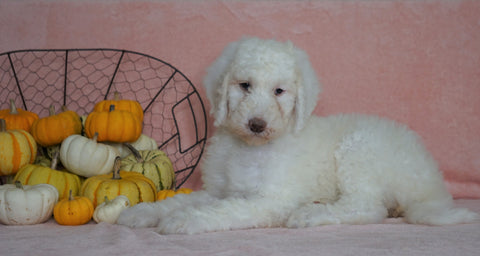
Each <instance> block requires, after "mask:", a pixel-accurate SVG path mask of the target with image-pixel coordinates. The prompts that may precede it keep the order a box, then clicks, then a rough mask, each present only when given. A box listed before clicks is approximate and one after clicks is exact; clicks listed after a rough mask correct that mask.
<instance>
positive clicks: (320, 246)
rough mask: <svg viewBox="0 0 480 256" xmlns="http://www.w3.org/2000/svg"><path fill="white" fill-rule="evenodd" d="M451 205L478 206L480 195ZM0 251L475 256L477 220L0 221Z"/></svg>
mask: <svg viewBox="0 0 480 256" xmlns="http://www.w3.org/2000/svg"><path fill="white" fill-rule="evenodd" d="M456 204H457V205H458V206H461V207H467V208H469V209H472V210H474V211H476V212H479V213H480V200H457V201H456ZM0 245H1V246H0V248H1V249H0V255H12V256H15V255H37V256H42V255H49V256H51V255H69V256H72V255H96V256H98V255H176V256H181V255H190V256H191V255H206V256H207V255H209V256H210V255H262V256H265V255H276V256H278V255H296V256H298V255H408V256H413V255H436V256H438V255H462V256H465V255H480V223H473V224H464V225H452V226H441V227H431V226H421V225H411V224H405V223H403V222H402V220H401V219H388V220H387V221H385V223H383V224H375V225H356V226H349V225H330V226H321V227H315V228H306V229H286V228H272V229H251V230H236V231H228V232H214V233H206V234H200V235H168V236H164V235H159V234H157V233H155V232H154V229H153V228H143V229H130V228H128V227H124V226H119V225H110V224H106V223H101V224H96V223H95V222H93V221H91V222H90V223H88V224H86V225H82V226H61V225H58V224H57V223H56V222H55V220H53V219H50V220H49V221H48V222H46V223H43V224H38V225H32V226H4V225H0Z"/></svg>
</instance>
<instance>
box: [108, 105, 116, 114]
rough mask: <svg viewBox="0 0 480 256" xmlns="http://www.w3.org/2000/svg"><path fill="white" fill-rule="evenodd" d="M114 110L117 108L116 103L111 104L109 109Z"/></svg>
mask: <svg viewBox="0 0 480 256" xmlns="http://www.w3.org/2000/svg"><path fill="white" fill-rule="evenodd" d="M114 110H115V105H113V104H112V105H110V108H109V109H108V111H109V112H112V111H114Z"/></svg>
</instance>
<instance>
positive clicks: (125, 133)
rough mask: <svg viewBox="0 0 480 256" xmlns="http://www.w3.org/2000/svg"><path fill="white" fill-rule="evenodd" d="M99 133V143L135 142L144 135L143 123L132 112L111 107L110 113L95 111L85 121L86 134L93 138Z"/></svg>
mask: <svg viewBox="0 0 480 256" xmlns="http://www.w3.org/2000/svg"><path fill="white" fill-rule="evenodd" d="M95 133H98V139H97V140H98V141H102V142H103V141H110V142H120V143H122V142H133V141H136V140H137V139H138V138H139V137H140V135H141V134H142V121H140V119H139V118H138V117H137V116H136V115H134V114H133V113H131V112H128V111H123V110H116V109H115V105H111V106H110V111H108V112H104V111H102V112H97V111H94V112H92V113H90V114H89V115H88V116H87V120H86V121H85V134H86V135H87V137H89V138H93V136H94V134H95Z"/></svg>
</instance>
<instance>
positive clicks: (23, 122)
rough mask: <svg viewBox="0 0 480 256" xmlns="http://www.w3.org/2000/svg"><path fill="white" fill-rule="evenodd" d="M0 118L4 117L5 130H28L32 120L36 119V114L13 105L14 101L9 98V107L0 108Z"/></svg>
mask: <svg viewBox="0 0 480 256" xmlns="http://www.w3.org/2000/svg"><path fill="white" fill-rule="evenodd" d="M0 118H1V119H5V122H6V123H7V130H17V129H22V130H25V131H27V132H30V127H31V126H32V124H33V122H34V121H35V120H37V119H38V115H37V114H35V113H33V112H30V111H26V110H23V109H20V108H17V107H16V106H15V101H14V100H13V99H10V109H4V110H0Z"/></svg>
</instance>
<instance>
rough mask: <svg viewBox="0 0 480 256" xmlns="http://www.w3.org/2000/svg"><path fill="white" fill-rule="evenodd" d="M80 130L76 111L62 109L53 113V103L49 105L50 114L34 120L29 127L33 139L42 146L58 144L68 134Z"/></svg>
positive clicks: (80, 126)
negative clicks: (57, 112)
mask: <svg viewBox="0 0 480 256" xmlns="http://www.w3.org/2000/svg"><path fill="white" fill-rule="evenodd" d="M81 131H82V123H81V121H80V117H79V116H78V114H77V113H75V112H74V111H70V110H66V109H64V111H63V112H61V113H59V114H55V107H54V106H53V105H52V106H50V116H48V117H44V118H39V119H37V120H35V122H33V124H32V128H31V132H32V135H33V137H34V138H35V140H36V141H37V142H38V144H40V145H41V146H44V147H48V146H53V145H57V144H60V143H61V142H62V141H63V140H64V139H66V138H67V137H68V136H70V135H72V134H80V133H81Z"/></svg>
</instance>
